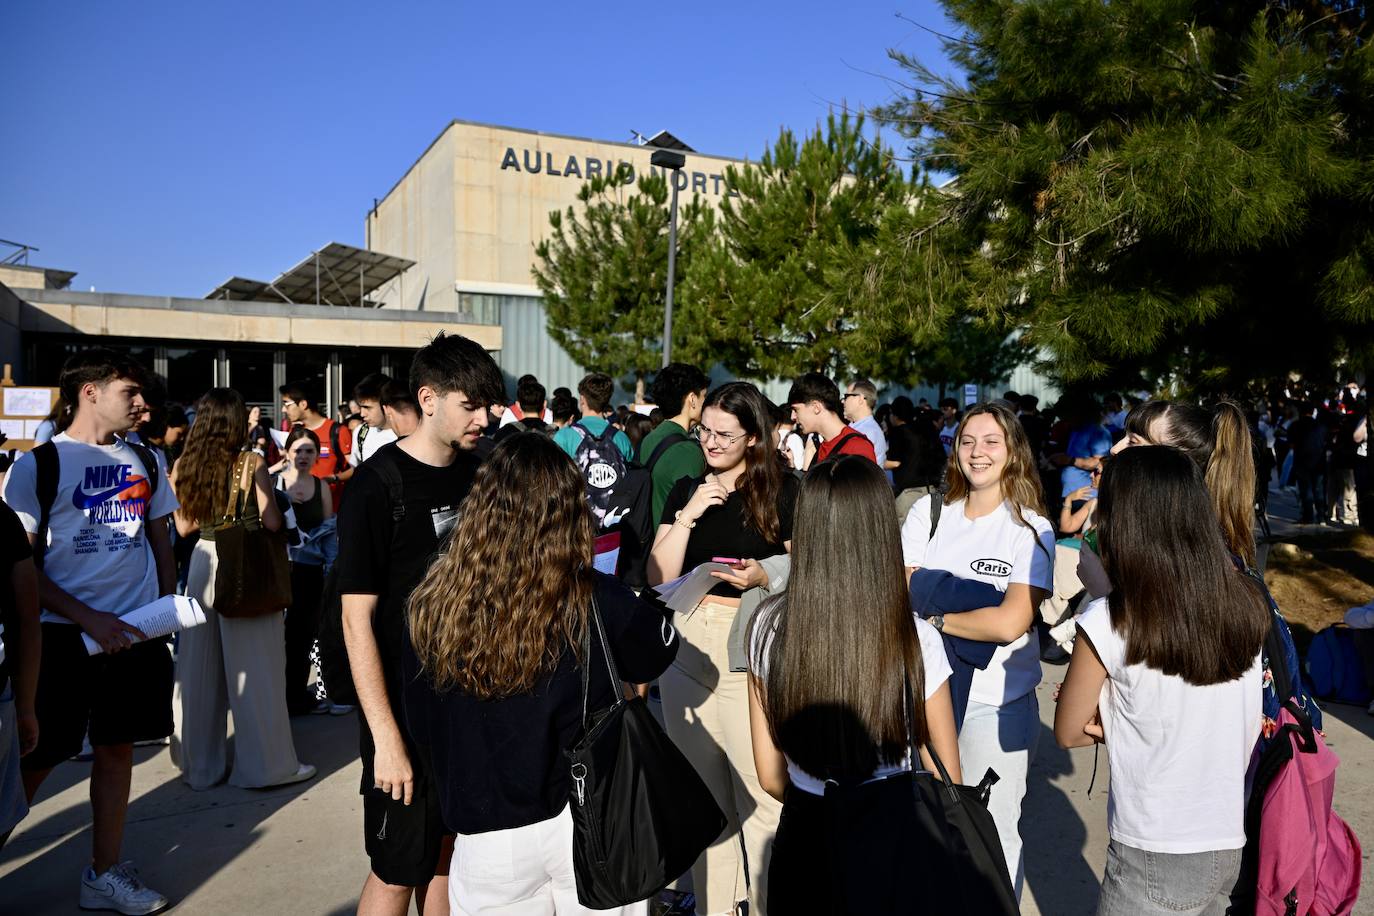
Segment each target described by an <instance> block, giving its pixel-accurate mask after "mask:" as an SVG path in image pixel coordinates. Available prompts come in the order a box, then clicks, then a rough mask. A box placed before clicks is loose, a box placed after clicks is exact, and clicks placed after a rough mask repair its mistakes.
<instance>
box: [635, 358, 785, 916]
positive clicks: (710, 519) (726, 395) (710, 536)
mask: <svg viewBox="0 0 1374 916" xmlns="http://www.w3.org/2000/svg"><path fill="white" fill-rule="evenodd" d="M696 437H697V440H698V441H699V442H700V443H701V448H702V452H703V455H704V457H705V459H706V473H705V474H704V475H702V476H701V477H698V478H683V479H682V480H679V481H678V482H677V483H676V484H675V485H674V486H673V489H672V490H671V491H670V492H669V494H668V499H667V502H666V503H665V504H664V508H663V516H662V518H661V520H660V523H659V527H658V535H657V537H656V538H655V541H654V547H653V552H652V553H651V555H650V557H649V582H650V584H655V585H656V584H659V583H662V582H667V581H669V580H671V579H675V578H677V577H678V576H681V575H683V574H684V573H689V572H691V571H692V570H693V569H695V568H696V567H697V566H699V565H701V564H702V563H707V562H710V561H711V560H712V559H713V558H716V557H728V558H730V559H731V560H735V561H738V562H736V563H735V568H734V569H733V570H732V571H731V572H729V573H713V574H712V575H714V576H715V577H716V578H718V579H720V580H721V581H720V583H719V584H718V585H717V586H716V587H715V588H714V589H712V591H711V593H710V594H708V595H707V596H706V597H705V598H704V599H703V600H702V601H701V603H700V604H699V605H697V607H696V608H694V609H693V610H692V611H691V612H688V613H682V612H679V613H678V614H677V615H676V617H675V619H674V625H675V626H676V627H677V630H678V633H679V634H680V635H681V637H682V642H683V649H682V651H681V652H680V653H679V654H678V658H677V660H676V661H675V662H674V663H673V665H672V666H671V667H670V668H669V669H668V671H667V672H666V673H664V675H663V676H662V677H660V678H659V690H660V692H661V694H662V697H663V717H664V724H665V726H666V727H667V730H668V734H669V736H670V737H672V739H673V741H674V742H676V743H677V745H678V747H679V748H681V749H682V752H683V753H684V754H685V755H686V756H687V759H688V760H690V761H691V762H692V764H693V766H695V767H696V770H697V772H698V773H700V774H701V777H702V779H704V780H705V781H706V784H707V785H708V786H710V787H711V789H712V791H713V792H714V794H715V796H716V801H717V802H719V803H720V807H721V810H723V811H724V812H725V815H726V818H727V820H728V824H727V826H726V829H725V832H724V833H723V834H722V835H721V836H720V838H719V839H718V840H717V841H716V842H715V843H714V844H713V845H711V846H710V847H708V848H707V850H706V851H705V852H704V853H702V855H701V858H700V859H699V860H698V861H697V863H696V865H695V866H694V867H693V868H692V881H693V886H694V890H695V891H696V898H697V912H698V913H699V914H720V913H733V912H734V911H735V909H736V907H737V905H738V904H739V902H740V901H743V900H745V899H747V900H748V901H749V912H750V913H755V914H763V916H766V913H767V910H766V905H767V894H766V891H765V887H764V885H765V883H766V880H767V874H768V863H769V858H770V856H771V851H772V840H773V834H774V832H775V831H776V830H777V825H778V816H779V814H780V813H781V810H782V806H781V805H780V804H779V803H778V801H777V800H776V799H774V798H773V797H772V796H770V795H769V794H768V793H767V792H765V791H764V790H763V788H762V787H761V786H760V785H759V780H758V776H757V774H756V773H755V770H754V755H753V747H752V745H751V742H750V735H749V693H748V674H747V673H746V668H747V663H746V659H745V652H744V638H743V631H744V626H743V624H744V623H746V622H747V621H742V620H740V616H741V612H740V602H741V599H742V598H743V597H744V595H745V590H747V589H748V590H753V589H767V588H768V586H769V585H770V577H769V575H768V573H766V572H765V571H764V567H763V566H762V565H760V561H762V560H765V559H767V558H770V557H776V556H778V555H781V554H785V553H786V552H787V551H788V549H789V544H790V542H791V540H792V512H793V507H794V506H795V505H796V499H797V491H798V489H799V486H800V484H799V482H798V481H797V479H796V477H794V476H793V475H792V474H790V473H788V472H787V471H786V470H785V468H784V467H783V462H782V459H781V457H780V456H779V455H778V451H777V447H776V445H775V440H774V430H773V421H772V412H771V405H770V404H769V403H768V400H767V399H766V398H765V397H764V396H763V394H762V392H760V391H759V390H758V388H756V387H754V386H753V385H751V384H749V383H747V382H731V383H729V384H727V385H722V386H721V387H719V388H717V389H715V390H714V391H712V392H711V393H710V394H708V395H707V396H706V402H705V405H704V407H703V409H702V417H701V423H700V425H699V426H698V427H697V429H696ZM741 844H742V845H741ZM746 862H747V872H748V874H747V877H746Z"/></svg>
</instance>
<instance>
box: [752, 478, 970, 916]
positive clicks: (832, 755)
mask: <svg viewBox="0 0 1374 916" xmlns="http://www.w3.org/2000/svg"><path fill="white" fill-rule="evenodd" d="M837 518H840V519H855V520H863V523H862V524H855V525H836V524H834V522H833V520H834V519H837ZM796 527H797V538H796V540H795V542H794V544H793V557H792V571H791V575H790V578H789V580H788V585H787V590H786V591H784V592H782V593H781V594H779V595H776V596H774V597H771V598H768V599H767V600H766V601H765V602H764V603H763V604H762V605H760V606H759V610H758V612H757V613H756V614H755V615H754V619H753V621H752V623H751V624H750V627H749V632H750V652H749V661H750V670H751V672H752V673H751V676H750V680H749V701H750V702H749V708H750V720H751V731H752V736H753V749H754V760H755V764H756V766H757V769H758V774H759V780H760V782H761V783H762V785H763V787H764V789H765V790H766V791H767V792H768V793H769V794H770V795H772V796H773V797H774V798H777V799H779V800H781V801H782V802H783V809H782V819H781V822H780V824H779V827H778V833H777V838H776V842H775V844H774V852H773V858H772V864H771V867H770V870H769V879H768V888H769V900H768V904H769V907H770V908H771V909H772V911H773V912H775V913H805V912H818V913H819V912H825V913H830V912H848V911H850V910H851V909H853V907H852V906H850V907H848V908H846V906H845V904H846V903H850V901H847V900H845V899H844V898H845V896H846V894H845V892H844V888H845V887H846V886H853V885H858V886H862V887H866V888H867V889H868V890H869V891H876V892H878V893H879V894H880V895H881V894H886V893H887V892H888V891H895V892H896V893H895V895H888V896H886V897H880V898H879V899H884V900H887V901H889V902H890V901H891V899H893V896H895V897H897V898H898V899H904V900H906V901H908V903H909V904H910V905H911V906H914V907H920V906H921V904H922V901H923V897H924V895H925V893H926V892H925V891H924V890H923V889H922V888H921V886H920V885H919V883H913V882H912V880H911V868H912V867H914V866H916V865H918V864H919V863H914V862H912V861H911V860H910V859H909V855H910V852H911V851H910V850H909V849H908V848H906V846H905V845H904V844H903V843H902V829H903V828H902V826H901V825H902V824H903V821H902V819H901V818H900V817H895V816H894V817H893V819H892V821H891V827H892V832H891V833H889V834H884V835H877V834H874V835H872V836H871V837H870V839H871V841H872V845H871V847H868V848H866V849H864V850H843V851H841V850H836V849H835V848H834V844H833V842H832V841H831V840H832V839H833V838H832V836H831V831H830V830H829V828H828V824H827V815H826V809H825V806H824V805H823V804H822V803H821V798H822V797H823V796H824V795H825V792H826V782H827V781H834V782H836V783H838V784H842V785H855V784H858V783H862V782H866V781H868V780H873V779H881V778H884V777H889V776H894V775H897V774H900V773H905V772H907V771H909V770H910V769H911V768H912V765H913V764H912V761H911V759H910V756H909V754H908V720H907V709H906V701H907V691H906V684H907V683H909V684H910V686H911V697H912V699H913V701H914V708H913V709H912V716H911V720H912V722H913V723H914V725H915V731H916V733H915V734H911V735H910V736H909V738H910V743H911V744H914V745H915V746H916V747H918V748H921V760H922V762H923V764H924V766H925V768H927V769H932V770H933V769H934V764H933V762H932V761H931V758H930V755H929V753H928V752H927V751H926V747H927V746H933V747H934V748H935V752H936V753H937V754H938V755H939V757H940V759H941V761H942V762H943V763H944V764H945V766H946V768H947V769H948V772H949V774H950V776H951V777H953V778H954V779H955V780H956V781H958V780H959V778H960V769H959V745H958V738H957V736H956V734H955V728H954V712H953V707H952V705H951V703H950V690H949V685H948V683H947V681H948V679H949V676H950V666H949V661H948V660H947V658H946V656H945V647H944V644H943V643H942V642H941V639H940V634H939V633H937V632H936V631H935V628H934V627H932V626H931V625H930V624H928V623H926V622H925V621H924V620H919V619H916V620H913V617H912V612H911V607H910V605H909V603H908V596H907V585H906V581H905V578H904V577H903V575H902V570H901V537H900V535H899V533H898V530H897V522H896V519H895V518H893V515H892V488H891V486H890V485H889V484H888V482H887V478H886V477H885V476H884V474H883V472H882V471H880V470H879V469H878V466H877V465H875V464H874V463H873V462H872V461H869V460H868V459H867V458H861V457H858V456H855V455H843V456H841V457H839V458H838V459H837V460H835V461H825V462H820V463H818V464H816V465H814V466H813V467H812V469H811V471H810V473H808V474H807V476H806V481H805V482H804V483H803V484H802V491H801V496H800V498H799V499H798V501H797V516H796ZM859 608H862V613H856V610H857V609H859ZM856 860H860V861H864V862H865V864H866V865H867V866H869V869H868V870H866V871H865V873H864V874H863V875H855V874H845V873H843V869H842V868H841V867H840V865H839V863H841V862H844V861H851V862H852V861H856ZM910 908H911V907H908V908H905V909H900V910H893V909H883V910H881V911H882V912H905V911H907V909H910ZM874 911H875V912H877V911H878V910H874Z"/></svg>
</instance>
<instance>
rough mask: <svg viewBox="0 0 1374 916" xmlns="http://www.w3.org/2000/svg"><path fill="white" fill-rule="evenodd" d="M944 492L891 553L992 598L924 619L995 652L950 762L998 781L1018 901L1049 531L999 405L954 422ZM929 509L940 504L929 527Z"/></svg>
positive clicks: (996, 809) (920, 506) (1010, 418)
mask: <svg viewBox="0 0 1374 916" xmlns="http://www.w3.org/2000/svg"><path fill="white" fill-rule="evenodd" d="M945 482H946V492H945V493H944V494H943V496H942V494H940V493H933V494H931V495H930V496H927V497H924V498H922V499H920V500H918V501H917V502H916V504H915V505H914V506H912V507H911V511H910V512H909V513H908V514H907V517H906V521H905V522H903V524H902V554H903V557H904V562H905V564H906V566H907V568H908V569H909V570H911V569H916V568H928V569H938V570H945V571H947V572H949V573H951V574H953V575H955V576H957V577H959V578H961V579H969V580H974V581H978V582H983V583H986V584H988V585H991V586H993V587H994V588H996V589H997V590H998V591H999V592H1001V593H1002V600H1001V601H1000V602H999V603H997V604H995V605H990V606H988V607H982V608H976V609H973V610H969V611H965V612H963V613H958V614H948V615H945V616H940V615H935V616H931V617H929V618H928V619H929V620H930V622H931V623H932V624H933V625H934V626H935V627H936V628H937V629H939V630H941V631H942V632H944V633H945V634H947V635H949V636H952V637H959V638H961V639H965V640H972V641H975V642H982V643H992V644H995V646H996V649H995V651H992V652H991V654H990V658H991V660H990V661H989V662H988V663H987V666H986V667H985V668H982V669H979V670H975V671H973V672H972V681H971V685H970V689H969V694H968V705H967V707H966V709H965V712H964V719H963V725H962V727H961V729H960V731H959V755H960V759H961V760H962V761H963V766H964V769H965V771H967V772H969V773H975V774H981V773H983V772H984V771H985V770H987V769H989V768H991V769H993V770H995V771H996V772H997V775H998V776H999V777H1000V781H999V782H998V783H997V785H996V786H994V787H993V790H992V796H991V798H990V800H989V803H988V809H989V810H990V811H991V812H992V816H993V819H994V820H995V821H996V822H997V833H998V836H999V838H1000V839H1001V841H1002V851H1003V853H1004V854H1005V855H1006V861H1007V870H1008V871H1009V872H1010V874H1011V877H1012V883H1013V885H1014V886H1015V889H1016V893H1017V896H1018V897H1019V896H1020V894H1021V885H1022V879H1023V874H1022V861H1021V835H1020V827H1019V822H1020V820H1021V800H1022V799H1023V798H1024V797H1025V794H1026V776H1027V773H1028V771H1029V769H1030V763H1031V760H1032V759H1033V757H1034V756H1035V746H1036V742H1037V740H1038V739H1039V735H1040V712H1039V707H1038V705H1037V703H1036V699H1035V686H1036V685H1037V684H1039V683H1040V646H1039V642H1038V640H1035V639H1032V638H1031V634H1030V629H1031V624H1032V622H1033V621H1034V619H1035V612H1036V609H1037V608H1039V607H1040V603H1041V602H1042V601H1044V600H1045V598H1047V597H1048V596H1049V594H1050V593H1051V591H1052V590H1053V588H1054V529H1053V528H1052V527H1051V525H1050V523H1049V521H1047V520H1046V519H1045V517H1044V512H1045V510H1044V504H1043V501H1042V498H1041V490H1040V480H1039V476H1038V474H1037V473H1036V467H1035V460H1034V458H1033V456H1032V454H1031V448H1030V442H1029V441H1028V440H1027V438H1026V433H1025V430H1024V429H1022V427H1021V424H1020V422H1019V421H1018V420H1017V419H1016V415H1015V414H1014V413H1012V412H1011V410H1010V409H1008V408H1007V407H1005V406H1003V405H1002V404H1000V403H997V402H992V403H988V404H979V405H977V406H976V407H973V408H971V409H970V410H969V411H968V412H967V413H965V414H964V416H963V419H961V420H960V421H959V427H958V429H957V430H956V432H955V439H954V452H953V454H952V455H951V456H950V463H949V468H948V470H947V472H946V475H945ZM935 499H940V500H941V506H940V514H939V516H938V520H937V521H938V524H937V525H934V526H932V525H931V519H932V518H933V517H935V516H933V515H932V508H933V507H932V500H935Z"/></svg>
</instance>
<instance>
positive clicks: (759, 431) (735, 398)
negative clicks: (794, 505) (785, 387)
mask: <svg viewBox="0 0 1374 916" xmlns="http://www.w3.org/2000/svg"><path fill="white" fill-rule="evenodd" d="M707 407H714V408H716V409H717V410H723V411H725V412H726V413H728V414H730V415H731V416H732V417H734V418H735V419H736V420H738V421H739V425H740V429H742V430H744V432H745V433H746V434H748V435H750V436H752V437H753V438H754V444H753V445H751V446H749V447H748V448H746V449H745V452H744V473H743V474H741V475H740V479H739V485H738V490H739V495H740V498H741V499H742V500H744V521H745V524H746V525H748V526H749V527H750V528H752V529H754V531H755V532H756V533H757V534H759V535H760V536H761V537H762V538H763V539H764V540H765V541H768V542H769V543H776V542H777V540H778V536H779V530H780V528H781V525H782V522H781V521H780V520H779V518H778V497H779V496H780V495H781V493H782V482H783V481H782V475H783V468H782V462H781V461H780V460H779V456H778V449H777V446H776V445H774V434H773V431H774V429H775V427H774V424H773V408H772V405H771V404H769V403H768V399H767V398H765V397H764V396H763V392H762V391H759V389H758V388H757V387H756V386H754V385H751V384H749V383H748V382H727V383H726V384H724V385H721V386H720V387H719V388H716V389H715V390H714V391H712V392H711V393H710V394H708V395H706V402H705V403H704V404H703V405H702V409H703V410H705V409H706V408H707Z"/></svg>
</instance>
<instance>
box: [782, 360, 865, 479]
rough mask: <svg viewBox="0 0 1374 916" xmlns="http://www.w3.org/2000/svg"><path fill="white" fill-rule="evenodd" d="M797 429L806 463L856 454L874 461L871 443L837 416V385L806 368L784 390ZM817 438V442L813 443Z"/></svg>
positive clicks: (839, 409) (838, 402)
mask: <svg viewBox="0 0 1374 916" xmlns="http://www.w3.org/2000/svg"><path fill="white" fill-rule="evenodd" d="M787 403H788V404H789V405H790V406H791V408H792V416H793V418H795V419H796V422H797V429H798V430H799V431H800V432H801V434H802V436H804V437H805V439H806V466H807V467H808V468H809V467H811V465H813V464H815V463H816V462H817V461H824V460H826V459H827V458H829V457H831V456H832V455H859V456H861V457H863V458H867V459H868V460H869V461H872V462H873V463H874V464H877V462H878V457H877V455H876V454H875V453H874V451H873V443H871V442H869V441H868V439H867V437H865V436H864V434H863V433H861V432H859V431H858V430H857V429H855V428H854V427H852V426H846V425H845V422H844V420H843V419H841V417H840V413H841V411H842V410H843V409H844V408H843V407H842V406H841V404H840V389H839V386H837V385H836V384H835V383H834V382H832V381H831V380H830V379H828V378H826V377H825V376H824V375H821V374H820V373H819V372H808V373H806V374H805V375H803V376H802V377H801V378H799V379H797V380H796V381H795V382H793V383H792V390H791V391H790V392H788V394H787ZM816 439H819V440H820V443H819V444H817V443H816Z"/></svg>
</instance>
